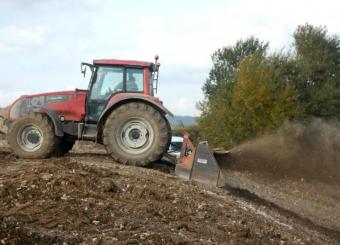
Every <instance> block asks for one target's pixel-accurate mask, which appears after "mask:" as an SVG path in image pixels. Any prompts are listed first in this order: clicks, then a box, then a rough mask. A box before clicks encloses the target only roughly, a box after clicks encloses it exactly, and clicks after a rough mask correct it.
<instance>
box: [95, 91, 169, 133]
mask: <svg viewBox="0 0 340 245" xmlns="http://www.w3.org/2000/svg"><path fill="white" fill-rule="evenodd" d="M149 97H150V98H149ZM154 98H155V97H152V96H145V95H138V94H133V95H126V94H125V95H124V96H122V97H119V98H115V97H112V98H111V99H110V101H109V102H108V104H107V105H106V108H105V109H104V111H103V113H102V115H101V116H100V118H99V121H98V129H99V130H98V136H99V138H100V133H101V128H102V126H103V124H104V122H105V119H106V118H107V117H108V115H109V114H110V113H111V112H112V111H113V110H114V109H115V108H117V107H118V106H120V105H123V104H125V103H129V102H144V103H146V104H149V105H151V106H152V107H154V108H155V109H156V110H158V111H159V112H161V113H162V114H164V115H167V114H168V115H169V116H171V117H173V116H174V115H173V114H172V113H171V112H170V111H169V110H168V109H167V108H165V107H164V106H163V105H162V103H161V102H160V101H157V100H155V99H154Z"/></svg>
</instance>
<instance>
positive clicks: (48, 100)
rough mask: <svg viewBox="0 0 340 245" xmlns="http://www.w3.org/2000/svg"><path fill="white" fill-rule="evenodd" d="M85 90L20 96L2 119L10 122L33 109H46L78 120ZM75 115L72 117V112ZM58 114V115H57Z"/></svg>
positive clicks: (82, 106) (6, 110)
mask: <svg viewBox="0 0 340 245" xmlns="http://www.w3.org/2000/svg"><path fill="white" fill-rule="evenodd" d="M86 95H87V90H79V89H76V90H73V91H58V92H49V93H39V94H33V95H22V96H20V97H19V99H17V100H16V101H15V102H14V103H13V104H12V105H10V106H9V107H6V109H5V110H4V112H3V114H4V115H2V117H5V118H6V119H8V120H10V121H12V120H14V119H16V118H18V117H19V116H20V115H22V114H23V113H25V112H28V111H31V110H32V109H34V108H41V107H43V108H46V109H49V110H52V111H55V112H57V113H58V112H60V114H61V115H64V114H65V115H66V116H67V117H68V116H69V115H70V120H79V117H80V115H79V114H82V113H83V111H82V110H83V109H82V110H80V109H79V108H84V103H85V98H86ZM75 110H76V111H77V113H76V114H77V115H76V116H75V117H74V116H72V115H73V114H74V111H75ZM58 114H59V113H58Z"/></svg>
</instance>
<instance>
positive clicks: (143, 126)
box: [116, 118, 154, 155]
mask: <svg viewBox="0 0 340 245" xmlns="http://www.w3.org/2000/svg"><path fill="white" fill-rule="evenodd" d="M116 136H117V140H118V143H119V145H120V146H121V148H122V149H123V150H124V151H125V152H127V153H129V154H132V155H137V154H141V153H144V152H146V151H147V150H148V149H150V147H151V144H152V142H153V139H154V131H153V129H152V127H151V125H150V124H149V123H148V122H147V121H145V120H143V119H141V118H131V119H129V120H127V121H126V122H125V123H123V124H122V126H121V127H119V128H118V132H117V134H116Z"/></svg>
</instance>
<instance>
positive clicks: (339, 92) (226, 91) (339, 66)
mask: <svg viewBox="0 0 340 245" xmlns="http://www.w3.org/2000/svg"><path fill="white" fill-rule="evenodd" d="M212 61H213V67H212V69H211V70H210V73H209V76H208V78H207V80H206V81H205V83H204V86H203V93H204V97H205V99H204V100H203V101H200V102H199V104H198V107H199V109H200V111H201V116H200V117H199V120H198V128H199V132H200V135H201V137H202V138H204V139H207V140H208V141H209V143H210V144H211V145H212V146H224V147H226V148H229V147H232V146H234V145H237V144H239V143H241V142H244V141H246V140H248V139H251V138H254V137H257V136H259V135H262V134H265V133H268V132H271V131H273V130H275V129H277V128H278V127H279V126H280V125H282V124H283V123H284V122H285V121H287V120H299V121H302V122H306V123H308V121H310V120H311V118H315V117H318V118H325V119H339V118H340V87H339V86H340V39H339V36H337V35H331V34H329V32H328V30H327V28H326V27H324V26H313V25H310V24H305V25H301V26H298V27H297V28H296V30H295V32H294V34H293V43H292V45H291V50H289V51H280V52H274V53H273V52H269V43H268V42H265V41H261V40H259V39H258V38H256V37H249V38H247V39H245V40H239V41H237V42H236V44H235V45H233V46H228V47H223V48H220V49H218V50H217V51H216V52H215V53H214V54H213V55H212Z"/></svg>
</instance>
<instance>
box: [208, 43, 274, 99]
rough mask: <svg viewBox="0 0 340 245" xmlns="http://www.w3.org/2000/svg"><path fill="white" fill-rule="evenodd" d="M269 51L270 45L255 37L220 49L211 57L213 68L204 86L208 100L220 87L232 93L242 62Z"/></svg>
mask: <svg viewBox="0 0 340 245" xmlns="http://www.w3.org/2000/svg"><path fill="white" fill-rule="evenodd" d="M267 49H268V43H265V42H262V41H260V40H259V39H257V38H255V37H249V38H247V39H246V40H239V41H237V42H236V44H235V45H234V46H229V47H223V48H221V49H218V50H217V51H216V52H215V53H214V54H213V55H212V57H211V58H212V62H213V68H212V69H211V70H210V72H209V77H208V79H207V80H206V82H205V84H204V86H203V93H204V94H205V96H206V98H207V99H208V100H209V99H211V97H212V96H214V94H215V92H216V91H217V90H218V89H219V87H220V86H224V87H225V86H226V85H228V88H229V90H230V91H231V90H232V86H233V82H234V80H235V74H236V71H237V69H238V66H239V64H240V62H241V61H242V60H243V59H244V58H246V57H248V56H250V55H252V54H254V53H255V52H262V53H265V52H266V51H267Z"/></svg>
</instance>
